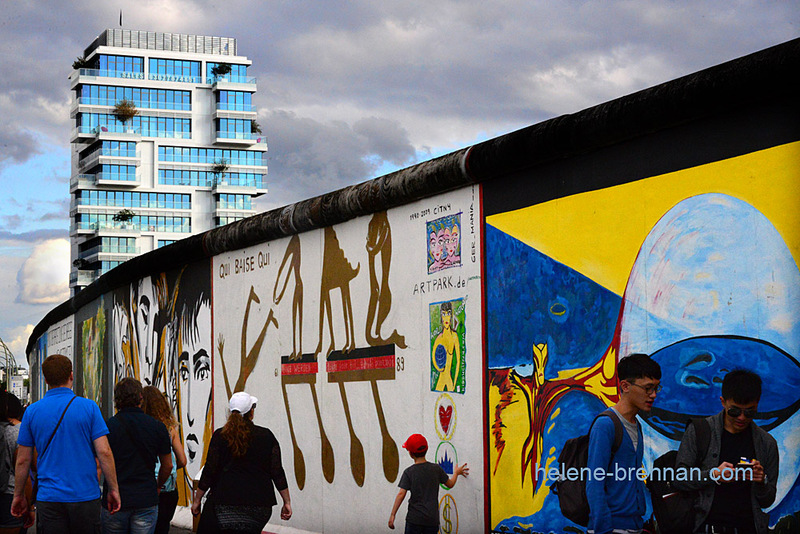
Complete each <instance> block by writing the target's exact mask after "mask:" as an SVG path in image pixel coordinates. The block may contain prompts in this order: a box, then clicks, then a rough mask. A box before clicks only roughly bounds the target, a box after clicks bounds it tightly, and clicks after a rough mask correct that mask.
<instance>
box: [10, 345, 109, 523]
mask: <svg viewBox="0 0 800 534" xmlns="http://www.w3.org/2000/svg"><path fill="white" fill-rule="evenodd" d="M42 374H43V375H44V379H45V381H46V382H47V385H48V386H49V387H50V389H49V391H48V392H47V393H45V396H44V397H43V398H42V399H41V400H39V401H38V402H35V403H33V404H31V405H30V406H29V407H28V409H27V410H25V415H24V416H23V417H22V423H21V424H20V428H19V438H18V441H17V443H18V445H19V448H18V449H17V464H16V469H15V486H14V500H13V501H12V503H11V513H12V514H13V515H14V516H16V517H22V516H24V515H25V514H26V513H27V512H28V507H29V506H30V504H29V503H28V499H27V498H26V497H25V494H24V489H25V482H26V481H27V480H28V476H29V473H30V469H31V460H32V458H33V449H34V447H35V448H36V451H37V454H38V456H37V459H36V462H37V474H36V477H37V480H38V494H37V495H36V508H37V512H38V514H37V515H38V520H37V532H39V533H43V534H47V533H50V532H69V533H79V532H81V533H83V532H97V533H99V532H100V484H99V481H98V480H97V465H98V463H99V465H100V469H101V470H102V471H103V475H104V476H105V480H106V483H107V484H108V487H109V499H108V507H109V510H110V511H111V513H115V512H116V511H117V510H119V507H120V497H119V488H118V486H117V474H116V471H115V468H114V456H113V455H112V453H111V448H110V447H109V445H108V439H107V437H106V435H107V434H108V429H107V428H106V424H105V423H104V422H103V417H102V416H101V415H100V408H99V407H98V406H97V403H95V402H93V401H90V400H88V399H84V398H83V397H78V396H76V395H75V393H73V392H72V382H73V375H72V362H71V361H70V360H69V358H67V357H66V356H62V355H60V354H53V355H51V356H48V357H47V358H46V359H45V361H44V362H43V363H42ZM59 421H60V422H59ZM95 455H96V456H95Z"/></svg>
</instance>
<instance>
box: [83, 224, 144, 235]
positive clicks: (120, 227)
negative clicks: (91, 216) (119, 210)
mask: <svg viewBox="0 0 800 534" xmlns="http://www.w3.org/2000/svg"><path fill="white" fill-rule="evenodd" d="M75 234H90V235H100V234H112V235H119V234H125V235H129V236H138V235H139V234H141V230H140V229H139V228H138V227H136V226H135V225H134V224H133V223H131V222H116V221H94V222H86V221H80V222H73V223H72V225H71V227H70V235H75Z"/></svg>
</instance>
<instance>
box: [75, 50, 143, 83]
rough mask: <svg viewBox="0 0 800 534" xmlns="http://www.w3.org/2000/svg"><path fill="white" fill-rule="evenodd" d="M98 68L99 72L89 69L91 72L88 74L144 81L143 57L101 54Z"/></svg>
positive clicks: (98, 59)
mask: <svg viewBox="0 0 800 534" xmlns="http://www.w3.org/2000/svg"><path fill="white" fill-rule="evenodd" d="M97 66H98V68H99V69H98V70H99V72H97V71H94V72H92V71H91V69H87V70H88V71H89V72H87V74H89V75H91V74H94V75H96V76H107V77H109V78H133V79H137V80H143V79H144V58H141V57H134V56H112V55H107V54H100V55H99V56H98V58H97Z"/></svg>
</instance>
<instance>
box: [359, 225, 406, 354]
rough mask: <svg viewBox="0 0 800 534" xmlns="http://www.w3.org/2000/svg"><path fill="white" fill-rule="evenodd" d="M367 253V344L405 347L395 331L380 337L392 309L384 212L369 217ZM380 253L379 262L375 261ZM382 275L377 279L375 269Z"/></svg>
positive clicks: (388, 229)
mask: <svg viewBox="0 0 800 534" xmlns="http://www.w3.org/2000/svg"><path fill="white" fill-rule="evenodd" d="M367 255H368V256H369V303H368V304H367V328H366V338H367V343H369V344H370V345H371V346H377V345H386V344H390V343H391V344H393V345H396V346H398V347H400V348H401V349H404V348H406V342H405V338H404V337H403V336H401V335H400V334H398V333H397V330H394V331H393V332H392V333H391V334H390V335H389V337H388V338H386V339H384V338H382V337H381V327H382V326H383V322H384V321H385V320H386V317H387V316H388V315H389V311H390V310H391V309H392V291H391V289H389V269H390V267H391V264H392V229H391V227H390V226H389V219H388V218H387V216H386V212H385V211H380V212H378V213H376V214H375V215H373V216H372V219H371V220H370V221H369V228H368V230H367ZM378 256H380V263H378ZM378 267H380V272H381V278H380V280H378V276H377V274H376V273H377V269H378Z"/></svg>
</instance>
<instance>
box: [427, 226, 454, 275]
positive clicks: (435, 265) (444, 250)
mask: <svg viewBox="0 0 800 534" xmlns="http://www.w3.org/2000/svg"><path fill="white" fill-rule="evenodd" d="M426 226H427V233H428V273H433V272H436V271H439V270H442V269H447V268H449V267H455V266H458V265H461V229H460V226H461V213H456V214H454V215H448V216H446V217H442V218H440V219H435V220H433V221H428V222H427V223H426Z"/></svg>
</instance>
